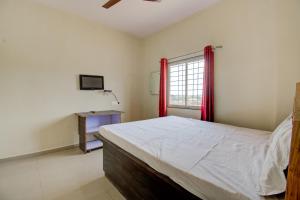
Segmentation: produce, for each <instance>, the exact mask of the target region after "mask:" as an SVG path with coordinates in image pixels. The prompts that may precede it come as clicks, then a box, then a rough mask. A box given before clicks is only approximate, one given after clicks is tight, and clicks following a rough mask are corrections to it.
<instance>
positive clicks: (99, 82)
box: [79, 75, 104, 90]
mask: <svg viewBox="0 0 300 200" xmlns="http://www.w3.org/2000/svg"><path fill="white" fill-rule="evenodd" d="M79 81H80V90H104V77H103V76H94V75H79Z"/></svg>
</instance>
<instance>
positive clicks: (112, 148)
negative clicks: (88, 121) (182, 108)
mask: <svg viewBox="0 0 300 200" xmlns="http://www.w3.org/2000/svg"><path fill="white" fill-rule="evenodd" d="M297 92H298V93H297V98H296V99H298V98H300V97H299V96H300V84H298V85H297ZM297 102H299V101H296V103H295V112H294V121H295V122H294V127H293V130H294V133H293V134H294V135H293V143H292V147H291V158H292V159H290V165H289V166H290V167H289V174H288V176H289V178H288V181H289V182H290V181H294V183H293V184H290V183H288V185H291V186H292V187H288V190H287V192H286V196H287V199H293V198H294V199H297V197H298V196H297V195H299V194H298V186H299V185H297V184H298V182H297V181H299V180H298V179H299V177H298V176H299V173H298V174H297V168H295V167H293V166H296V165H298V164H299V160H297V157H298V153H299V152H298V151H297V150H299V146H298V147H297V145H299V143H298V142H299V141H298V140H299V136H298V135H296V134H298V133H296V132H297V131H298V129H299V127H298V125H297V124H298V122H297V121H299V113H298V111H299V108H300V105H299V103H297ZM183 133H184V134H183ZM270 135H271V132H266V131H260V130H253V129H247V128H241V127H235V126H229V125H224V124H218V123H209V122H203V121H200V120H195V119H187V118H181V117H175V116H169V117H165V118H158V119H151V120H145V121H137V122H130V123H124V124H116V125H109V126H104V127H102V128H101V130H100V134H98V135H97V137H98V138H99V139H101V140H102V141H103V143H104V145H103V159H104V161H103V168H104V171H105V175H106V176H107V178H108V179H109V180H110V181H111V182H112V183H113V184H114V185H115V186H116V187H117V188H118V189H119V191H120V192H121V193H122V194H123V195H124V196H125V197H126V198H127V199H203V200H207V199H232V200H247V199H253V200H267V199H284V196H283V195H276V196H275V195H274V196H268V197H262V196H260V195H258V194H257V190H258V185H257V180H258V179H259V177H260V175H261V173H262V172H261V171H262V170H261V166H262V163H263V162H264V160H265V158H266V152H267V150H268V148H269V146H268V145H269V143H268V140H269V138H270ZM295 146H296V148H295ZM291 177H292V178H291ZM295 177H296V178H295ZM289 195H290V198H289Z"/></svg>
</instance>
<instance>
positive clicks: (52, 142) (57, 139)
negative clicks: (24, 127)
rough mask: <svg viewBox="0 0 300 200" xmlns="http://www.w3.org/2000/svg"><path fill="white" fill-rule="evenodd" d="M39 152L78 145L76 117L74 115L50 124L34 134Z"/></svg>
mask: <svg viewBox="0 0 300 200" xmlns="http://www.w3.org/2000/svg"><path fill="white" fill-rule="evenodd" d="M34 135H35V138H36V140H37V141H36V144H37V146H38V149H41V151H44V150H48V149H53V148H59V147H64V146H69V145H73V144H78V141H79V140H78V125H77V117H76V116H75V115H74V114H71V115H68V116H66V117H62V118H59V119H56V120H54V121H52V122H50V123H49V124H48V125H46V126H44V127H42V128H40V129H38V130H37V131H36V132H35V134H34Z"/></svg>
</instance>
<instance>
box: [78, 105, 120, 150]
mask: <svg viewBox="0 0 300 200" xmlns="http://www.w3.org/2000/svg"><path fill="white" fill-rule="evenodd" d="M122 113H123V112H121V111H116V110H107V111H91V112H83V113H76V115H77V116H78V132H79V148H80V149H81V150H82V151H83V152H84V153H87V152H90V151H92V150H95V149H100V148H102V145H103V144H102V142H101V141H100V140H99V139H97V138H96V137H95V136H94V135H95V134H96V133H99V129H100V127H101V126H103V125H107V124H116V123H121V114H122Z"/></svg>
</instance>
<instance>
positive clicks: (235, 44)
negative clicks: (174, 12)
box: [143, 0, 300, 130]
mask: <svg viewBox="0 0 300 200" xmlns="http://www.w3.org/2000/svg"><path fill="white" fill-rule="evenodd" d="M299 24H300V1H298V0H285V1H282V0H264V1H262V0H242V1H241V0H223V1H222V2H220V3H219V4H217V5H215V6H213V7H211V8H208V9H207V10H205V11H204V12H199V13H198V14H196V15H194V16H192V17H190V18H188V19H186V20H184V21H182V22H180V23H178V24H176V25H173V26H170V27H169V28H166V29H165V30H163V31H161V32H159V33H157V34H154V35H153V36H151V37H149V38H147V39H146V40H145V41H144V44H143V45H144V46H143V47H144V58H143V59H144V60H143V62H144V66H145V68H144V77H145V81H144V101H143V116H144V118H151V117H155V116H157V110H158V97H157V96H152V95H150V93H149V91H148V90H147V88H148V81H149V74H150V72H152V71H156V70H159V65H158V61H159V59H160V58H161V57H174V56H177V55H181V54H185V53H187V52H193V51H197V50H199V49H201V48H203V47H204V46H205V45H207V44H213V45H223V46H224V48H223V49H220V50H217V51H216V66H215V84H216V85H215V90H216V92H215V95H216V121H217V122H222V123H229V124H234V125H239V126H245V127H250V128H259V129H265V130H272V129H273V128H274V127H275V125H276V124H278V122H279V121H281V120H282V119H283V118H284V117H285V116H286V115H287V114H288V113H289V112H291V109H292V99H293V95H294V89H295V83H296V81H300V56H299V53H300V43H299V42H300V37H299V35H300V26H299ZM179 112H180V113H181V114H182V112H183V111H182V110H180V111H179ZM174 113H175V114H176V111H174V110H172V114H174ZM184 115H185V116H187V115H190V116H192V117H196V118H199V116H200V115H195V113H194V112H189V111H185V112H184Z"/></svg>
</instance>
